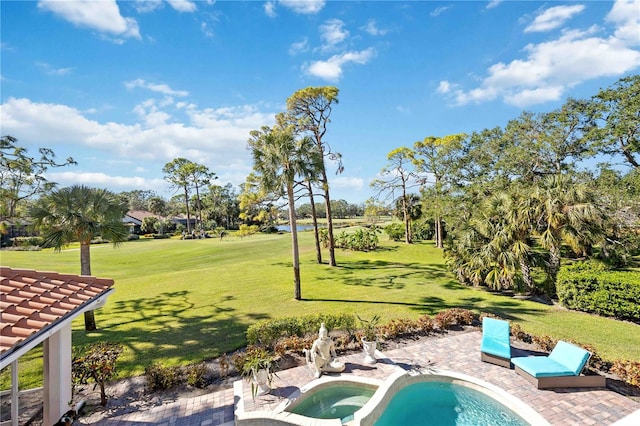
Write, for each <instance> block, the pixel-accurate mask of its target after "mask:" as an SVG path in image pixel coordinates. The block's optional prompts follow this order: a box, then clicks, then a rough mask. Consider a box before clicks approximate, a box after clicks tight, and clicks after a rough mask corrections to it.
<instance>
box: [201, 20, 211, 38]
mask: <svg viewBox="0 0 640 426" xmlns="http://www.w3.org/2000/svg"><path fill="white" fill-rule="evenodd" d="M200 31H202V33H203V34H204V35H205V37H208V38H211V37H213V31H211V30H210V29H209V25H208V24H207V23H206V22H204V21H203V22H201V23H200Z"/></svg>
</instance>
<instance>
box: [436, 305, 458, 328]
mask: <svg viewBox="0 0 640 426" xmlns="http://www.w3.org/2000/svg"><path fill="white" fill-rule="evenodd" d="M434 321H435V323H436V325H437V326H438V328H439V329H440V330H442V331H444V330H447V329H449V328H451V326H452V325H453V324H455V322H456V320H455V318H454V316H453V315H452V313H451V311H450V310H448V309H447V310H444V311H440V312H438V313H437V314H436V317H435V318H434Z"/></svg>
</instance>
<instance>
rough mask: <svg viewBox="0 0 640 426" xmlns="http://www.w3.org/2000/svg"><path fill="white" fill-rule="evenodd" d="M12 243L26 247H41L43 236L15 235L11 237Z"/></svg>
mask: <svg viewBox="0 0 640 426" xmlns="http://www.w3.org/2000/svg"><path fill="white" fill-rule="evenodd" d="M13 242H14V245H15V246H17V247H21V248H28V247H43V248H46V247H45V246H44V238H42V237H16V238H13Z"/></svg>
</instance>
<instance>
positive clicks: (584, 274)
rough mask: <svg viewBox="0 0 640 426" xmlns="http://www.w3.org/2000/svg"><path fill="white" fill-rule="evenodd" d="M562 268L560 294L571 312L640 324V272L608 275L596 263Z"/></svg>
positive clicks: (563, 302)
mask: <svg viewBox="0 0 640 426" xmlns="http://www.w3.org/2000/svg"><path fill="white" fill-rule="evenodd" d="M585 263H586V262H578V263H576V264H574V265H572V266H571V267H568V268H562V269H561V270H560V273H559V274H558V283H557V293H558V299H559V300H560V303H562V305H564V306H566V307H567V308H569V309H575V310H579V311H584V312H591V313H595V314H598V315H604V316H611V317H617V318H620V319H626V320H631V321H636V322H637V321H640V272H623V271H607V270H605V269H603V268H604V266H598V265H597V264H596V263H590V264H585Z"/></svg>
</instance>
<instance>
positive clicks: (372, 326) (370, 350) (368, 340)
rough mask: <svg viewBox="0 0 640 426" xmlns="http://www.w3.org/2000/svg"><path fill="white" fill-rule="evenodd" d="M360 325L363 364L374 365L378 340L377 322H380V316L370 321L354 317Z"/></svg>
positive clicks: (375, 316)
mask: <svg viewBox="0 0 640 426" xmlns="http://www.w3.org/2000/svg"><path fill="white" fill-rule="evenodd" d="M356 316H357V317H358V320H359V321H360V324H361V325H362V334H363V335H362V347H363V349H364V354H365V358H364V362H366V363H367V364H375V363H376V357H375V353H376V348H377V338H378V322H380V315H374V316H373V317H371V319H369V320H366V319H363V318H360V316H359V315H356Z"/></svg>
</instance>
